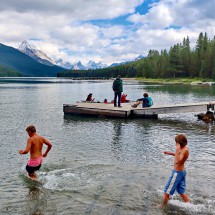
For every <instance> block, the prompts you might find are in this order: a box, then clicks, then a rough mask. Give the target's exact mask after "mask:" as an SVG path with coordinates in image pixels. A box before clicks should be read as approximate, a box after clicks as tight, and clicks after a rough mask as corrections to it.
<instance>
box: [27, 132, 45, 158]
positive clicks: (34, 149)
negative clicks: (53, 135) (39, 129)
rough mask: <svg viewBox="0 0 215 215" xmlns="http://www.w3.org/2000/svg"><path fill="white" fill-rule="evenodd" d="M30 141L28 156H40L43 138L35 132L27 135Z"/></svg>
mask: <svg viewBox="0 0 215 215" xmlns="http://www.w3.org/2000/svg"><path fill="white" fill-rule="evenodd" d="M29 141H30V142H31V149H30V158H32V159H36V158H39V157H40V156H42V148H43V142H44V140H43V138H42V137H41V136H39V135H38V134H37V133H35V134H34V135H33V136H32V137H29Z"/></svg>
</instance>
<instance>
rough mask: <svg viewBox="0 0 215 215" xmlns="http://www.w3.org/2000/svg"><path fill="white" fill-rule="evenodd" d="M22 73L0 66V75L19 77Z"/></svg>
mask: <svg viewBox="0 0 215 215" xmlns="http://www.w3.org/2000/svg"><path fill="white" fill-rule="evenodd" d="M21 76H22V75H21V74H20V73H18V72H16V71H14V70H12V69H9V68H6V67H3V66H0V77H21Z"/></svg>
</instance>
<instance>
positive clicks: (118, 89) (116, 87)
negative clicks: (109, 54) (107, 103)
mask: <svg viewBox="0 0 215 215" xmlns="http://www.w3.org/2000/svg"><path fill="white" fill-rule="evenodd" d="M112 88H113V91H114V107H117V97H118V107H122V106H121V95H122V92H123V84H122V80H121V76H120V75H118V76H117V78H116V79H115V80H114V82H113V86H112Z"/></svg>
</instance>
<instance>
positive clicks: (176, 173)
mask: <svg viewBox="0 0 215 215" xmlns="http://www.w3.org/2000/svg"><path fill="white" fill-rule="evenodd" d="M175 142H176V150H175V152H167V151H164V154H166V155H172V156H175V159H174V170H173V171H172V174H171V176H170V178H169V180H168V182H167V184H166V186H165V189H164V192H165V193H164V197H163V204H162V205H161V207H165V206H166V205H167V203H168V200H169V196H170V195H173V194H174V192H175V190H176V191H177V192H178V193H179V194H180V196H181V197H182V199H183V200H184V201H185V202H190V200H189V198H188V196H187V195H186V194H185V190H186V170H185V165H184V164H185V161H186V160H187V158H188V157H189V149H188V147H187V138H186V136H185V135H183V134H179V135H177V136H176V137H175Z"/></svg>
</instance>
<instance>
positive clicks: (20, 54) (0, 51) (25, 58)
mask: <svg viewBox="0 0 215 215" xmlns="http://www.w3.org/2000/svg"><path fill="white" fill-rule="evenodd" d="M141 58H144V57H143V56H139V57H138V58H136V59H135V60H138V59H141ZM135 60H133V61H135ZM129 62H131V61H126V62H121V63H113V64H111V65H110V66H108V65H106V64H103V63H101V62H99V63H95V62H94V61H91V60H90V61H89V62H88V63H87V64H86V65H83V64H82V63H81V61H78V62H75V63H73V64H72V63H70V62H67V61H64V60H63V59H51V58H50V57H48V56H47V55H46V54H45V53H44V52H43V51H42V50H39V49H38V48H37V47H36V46H35V45H33V44H30V43H29V42H27V41H23V42H22V44H21V45H20V46H19V48H18V49H15V48H13V47H9V46H6V45H4V44H1V43H0V76H2V75H5V74H8V75H12V74H16V73H17V75H22V76H33V77H56V75H57V73H58V72H61V71H63V70H65V69H66V70H68V69H72V70H95V69H102V68H107V67H113V66H118V65H122V64H126V63H129Z"/></svg>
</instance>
